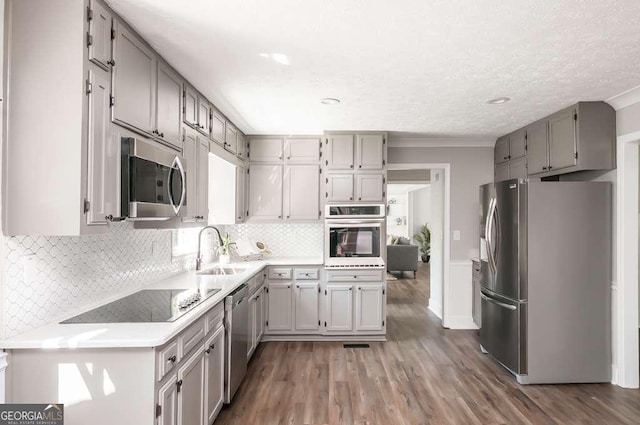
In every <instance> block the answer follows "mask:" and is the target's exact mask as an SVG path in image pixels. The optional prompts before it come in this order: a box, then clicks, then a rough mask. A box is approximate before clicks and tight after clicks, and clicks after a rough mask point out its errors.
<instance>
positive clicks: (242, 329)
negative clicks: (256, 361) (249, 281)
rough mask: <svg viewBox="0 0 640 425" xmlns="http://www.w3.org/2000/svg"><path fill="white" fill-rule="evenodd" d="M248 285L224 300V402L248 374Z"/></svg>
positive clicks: (228, 399)
mask: <svg viewBox="0 0 640 425" xmlns="http://www.w3.org/2000/svg"><path fill="white" fill-rule="evenodd" d="M247 298H248V289H247V285H245V284H243V285H241V286H240V287H238V289H236V290H235V291H233V292H232V293H231V294H229V295H228V296H227V298H225V300H224V316H225V321H226V323H225V325H226V343H227V350H226V355H225V366H226V367H225V380H224V382H225V391H224V392H225V394H224V402H225V403H231V399H232V398H233V396H234V394H235V393H236V391H237V390H238V387H239V386H240V384H241V383H242V380H243V379H244V376H245V375H246V374H247V349H248V344H247V340H248V332H249V307H248V305H249V302H248V301H247Z"/></svg>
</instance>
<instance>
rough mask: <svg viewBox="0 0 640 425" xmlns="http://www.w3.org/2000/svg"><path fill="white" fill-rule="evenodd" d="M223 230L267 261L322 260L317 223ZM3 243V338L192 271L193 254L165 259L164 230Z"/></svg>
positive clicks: (168, 240)
mask: <svg viewBox="0 0 640 425" xmlns="http://www.w3.org/2000/svg"><path fill="white" fill-rule="evenodd" d="M226 231H227V232H228V233H229V234H230V235H231V236H232V238H234V239H238V238H250V239H252V240H255V241H262V242H265V243H266V244H267V245H268V246H269V248H270V249H271V251H272V253H273V254H272V255H274V256H305V257H306V256H321V255H322V247H323V239H322V237H323V226H322V224H321V223H308V224H293V223H287V224H284V223H283V224H240V225H235V226H227V227H226ZM206 235H207V236H206V237H205V239H204V240H203V245H204V250H203V251H205V252H210V253H211V252H212V249H211V248H213V247H215V242H214V235H213V232H207V233H206ZM2 244H3V246H2V258H1V259H0V261H1V262H2V264H1V266H2V301H3V304H2V314H3V320H2V323H3V328H2V335H3V337H9V336H13V335H17V334H20V333H22V332H25V331H27V330H30V329H33V328H36V327H39V326H42V325H45V324H47V323H51V322H53V321H56V320H60V319H62V318H65V317H66V316H68V315H70V314H71V313H73V312H75V311H77V310H78V309H81V308H82V307H84V306H88V305H91V304H94V303H97V302H100V301H101V300H103V299H105V298H108V297H111V296H115V295H117V294H119V293H122V292H125V291H130V290H133V289H136V288H139V287H142V286H144V285H147V284H149V283H152V282H153V281H157V280H161V279H164V278H167V277H170V276H172V275H174V274H177V273H181V272H184V271H185V270H190V269H193V268H194V255H187V256H181V257H178V258H175V259H174V258H172V253H171V244H172V231H171V230H139V229H134V228H133V225H132V224H131V223H127V222H124V223H114V224H112V225H111V229H110V231H109V232H108V233H105V234H102V235H95V236H79V237H67V236H11V237H2ZM210 259H211V258H209V259H205V260H210Z"/></svg>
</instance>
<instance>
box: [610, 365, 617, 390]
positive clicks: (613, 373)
mask: <svg viewBox="0 0 640 425" xmlns="http://www.w3.org/2000/svg"><path fill="white" fill-rule="evenodd" d="M611 383H612V384H613V385H618V368H617V367H616V365H614V364H612V365H611Z"/></svg>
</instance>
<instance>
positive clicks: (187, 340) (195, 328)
mask: <svg viewBox="0 0 640 425" xmlns="http://www.w3.org/2000/svg"><path fill="white" fill-rule="evenodd" d="M203 339H204V320H202V319H200V320H198V321H197V322H196V323H194V324H193V325H191V326H190V327H189V328H187V330H185V331H183V332H182V333H181V334H180V336H179V337H178V352H179V357H180V359H182V358H183V357H184V356H185V355H186V354H188V353H189V351H191V350H192V349H194V348H195V347H196V346H197V345H198V344H200V343H201V342H202V340H203Z"/></svg>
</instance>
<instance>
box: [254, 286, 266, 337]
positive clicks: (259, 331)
mask: <svg viewBox="0 0 640 425" xmlns="http://www.w3.org/2000/svg"><path fill="white" fill-rule="evenodd" d="M265 288H266V287H263V289H261V290H259V291H258V294H257V297H256V346H257V345H258V344H260V341H262V335H264V325H265V320H267V318H266V311H267V297H266V296H265V294H266V289H265Z"/></svg>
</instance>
